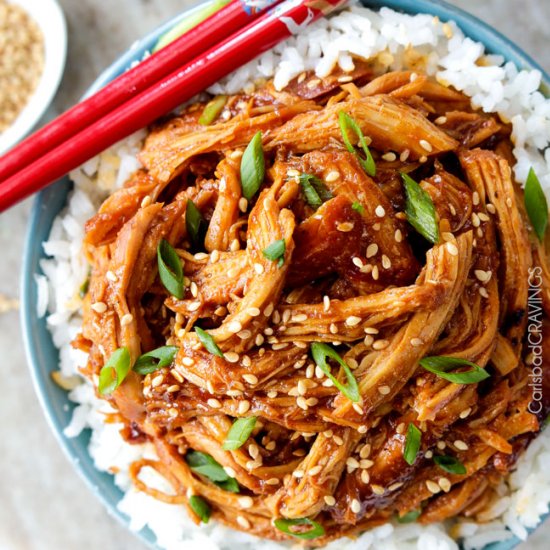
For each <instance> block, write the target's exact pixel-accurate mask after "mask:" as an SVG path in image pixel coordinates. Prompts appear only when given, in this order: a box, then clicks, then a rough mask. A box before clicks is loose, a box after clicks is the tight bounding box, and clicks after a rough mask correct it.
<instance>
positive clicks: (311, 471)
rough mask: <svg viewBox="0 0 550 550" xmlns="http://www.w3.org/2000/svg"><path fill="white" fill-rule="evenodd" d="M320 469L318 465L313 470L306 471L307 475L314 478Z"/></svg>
mask: <svg viewBox="0 0 550 550" xmlns="http://www.w3.org/2000/svg"><path fill="white" fill-rule="evenodd" d="M322 469H323V467H322V466H321V465H319V464H318V465H317V466H313V468H310V470H309V471H308V475H310V476H316V475H317V474H318V473H320V472H321V470H322Z"/></svg>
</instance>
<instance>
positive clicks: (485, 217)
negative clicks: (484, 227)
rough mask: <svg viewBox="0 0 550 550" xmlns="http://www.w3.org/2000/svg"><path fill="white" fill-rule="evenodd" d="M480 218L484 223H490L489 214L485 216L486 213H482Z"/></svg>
mask: <svg viewBox="0 0 550 550" xmlns="http://www.w3.org/2000/svg"><path fill="white" fill-rule="evenodd" d="M478 216H479V219H480V220H481V221H482V222H488V221H489V219H490V218H489V216H487V214H485V212H480V213H479V214H478Z"/></svg>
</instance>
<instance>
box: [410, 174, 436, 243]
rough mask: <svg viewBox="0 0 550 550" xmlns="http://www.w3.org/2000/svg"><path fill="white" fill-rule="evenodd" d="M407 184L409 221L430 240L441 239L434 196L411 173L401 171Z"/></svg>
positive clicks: (432, 241) (433, 241) (434, 241)
mask: <svg viewBox="0 0 550 550" xmlns="http://www.w3.org/2000/svg"><path fill="white" fill-rule="evenodd" d="M401 178H402V179H403V183H404V184H405V193H406V195H407V204H406V206H405V214H406V215H407V220H408V222H409V223H410V224H411V225H412V226H413V227H414V228H415V229H416V230H417V231H418V232H419V233H420V234H421V235H422V236H423V237H424V238H425V239H427V240H428V241H430V242H431V243H433V244H435V243H437V242H438V241H439V226H438V224H437V218H436V214H435V206H434V203H433V201H432V198H431V197H430V195H428V193H426V191H424V189H422V187H420V185H418V183H416V181H414V180H413V179H412V178H411V177H410V176H409V175H407V174H405V173H404V172H401Z"/></svg>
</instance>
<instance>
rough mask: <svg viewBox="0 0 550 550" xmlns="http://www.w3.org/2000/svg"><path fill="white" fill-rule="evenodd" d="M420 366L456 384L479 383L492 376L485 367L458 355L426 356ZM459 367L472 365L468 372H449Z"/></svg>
mask: <svg viewBox="0 0 550 550" xmlns="http://www.w3.org/2000/svg"><path fill="white" fill-rule="evenodd" d="M420 366H421V367H423V368H425V369H426V370H427V371H430V372H433V373H434V374H437V376H439V378H443V379H444V380H447V381H449V382H453V383H455V384H477V383H478V382H481V381H482V380H485V379H486V378H489V376H490V375H489V373H488V372H487V371H486V370H485V369H482V368H481V367H480V366H478V365H476V364H475V363H472V362H470V361H466V360H465V359H459V358H458V357H443V356H437V357H424V358H423V359H421V360H420ZM459 367H470V370H468V371H466V372H448V371H450V370H451V369H456V368H459Z"/></svg>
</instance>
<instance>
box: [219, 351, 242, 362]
mask: <svg viewBox="0 0 550 550" xmlns="http://www.w3.org/2000/svg"><path fill="white" fill-rule="evenodd" d="M223 355H224V358H225V360H226V361H227V362H228V363H237V362H238V361H239V359H240V356H239V354H238V353H236V352H234V351H226V352H225V353H224V354H223Z"/></svg>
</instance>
